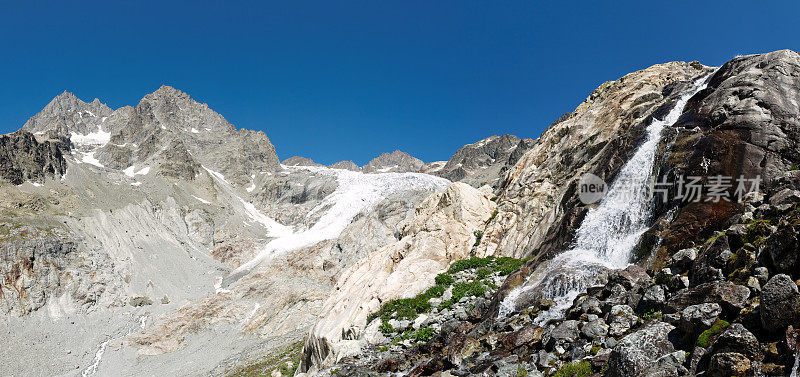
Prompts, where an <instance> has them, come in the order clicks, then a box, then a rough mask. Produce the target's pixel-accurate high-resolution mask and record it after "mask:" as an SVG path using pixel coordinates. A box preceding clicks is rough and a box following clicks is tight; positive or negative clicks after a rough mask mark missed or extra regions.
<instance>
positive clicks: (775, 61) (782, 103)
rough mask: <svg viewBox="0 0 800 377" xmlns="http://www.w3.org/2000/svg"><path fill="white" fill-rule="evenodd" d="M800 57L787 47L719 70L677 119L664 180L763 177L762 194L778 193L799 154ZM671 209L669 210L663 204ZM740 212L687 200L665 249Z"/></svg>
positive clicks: (691, 239)
mask: <svg viewBox="0 0 800 377" xmlns="http://www.w3.org/2000/svg"><path fill="white" fill-rule="evenodd" d="M798 96H800V54H798V53H797V52H794V51H789V50H782V51H775V52H770V53H767V54H760V55H748V56H742V57H738V58H736V59H733V60H731V61H729V62H727V63H725V64H724V65H723V66H722V67H720V68H719V70H717V72H716V73H715V74H714V76H713V77H711V79H710V80H709V82H708V87H707V89H706V90H705V91H703V92H701V93H698V95H697V96H695V97H694V98H693V100H692V101H689V103H688V104H687V106H686V111H685V113H684V115H683V116H681V118H680V119H679V121H678V122H676V124H675V125H674V126H675V129H674V130H673V131H672V132H673V133H674V134H675V142H674V143H673V147H672V151H671V153H670V157H669V158H668V161H667V164H666V166H665V167H663V168H662V173H661V174H660V175H661V176H660V177H659V179H661V178H663V177H665V176H676V175H678V174H680V175H684V176H708V177H710V176H715V175H722V176H729V177H739V176H744V177H747V178H754V177H756V176H760V178H761V185H760V191H761V192H771V191H772V190H776V191H777V189H778V184H779V182H780V180H781V179H782V178H783V175H784V173H785V172H787V171H790V170H791V166H792V165H793V164H796V163H797V162H798V158H797V156H798V152H800V138H798V137H797V135H798V134H800V118H798V116H797V114H800V103H798V102H797V101H794V100H788V99H789V98H797V97H798ZM666 207H669V205H667V206H665V210H666ZM740 211H741V209H740V208H739V207H737V206H733V205H730V204H725V203H713V202H703V203H688V204H683V205H682V208H681V209H680V210H679V211H678V212H677V214H676V216H675V218H674V221H672V225H671V226H670V227H669V229H668V230H667V231H666V232H665V233H666V236H665V237H663V238H664V241H663V245H664V246H665V247H668V248H676V249H678V248H683V247H687V246H690V245H691V244H692V243H694V242H696V241H697V240H698V239H699V238H700V235H701V234H709V233H710V232H711V231H713V230H717V229H719V227H720V226H721V225H722V224H723V223H724V222H725V221H726V220H727V219H730V218H732V217H734V216H738V215H740V214H741V213H740Z"/></svg>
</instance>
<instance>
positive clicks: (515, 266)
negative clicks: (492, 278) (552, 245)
mask: <svg viewBox="0 0 800 377" xmlns="http://www.w3.org/2000/svg"><path fill="white" fill-rule="evenodd" d="M528 259H530V258H525V259H516V258H511V257H500V258H497V259H496V260H495V265H496V267H495V269H494V270H495V271H497V273H499V274H500V275H508V274H510V273H512V272H514V271H516V270H519V268H520V267H522V265H524V264H525V262H527V261H528Z"/></svg>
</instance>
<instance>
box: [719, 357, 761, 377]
mask: <svg viewBox="0 0 800 377" xmlns="http://www.w3.org/2000/svg"><path fill="white" fill-rule="evenodd" d="M752 374H753V364H752V363H751V362H750V360H749V359H748V358H747V357H745V356H744V355H742V354H740V353H735V352H725V353H718V354H715V355H713V356H711V362H710V363H709V365H708V376H709V377H744V376H751V375H752Z"/></svg>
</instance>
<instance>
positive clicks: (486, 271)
mask: <svg viewBox="0 0 800 377" xmlns="http://www.w3.org/2000/svg"><path fill="white" fill-rule="evenodd" d="M476 274H477V275H478V278H479V279H484V278H486V277H487V276H489V275H491V274H492V270H490V269H488V268H485V267H484V268H479V269H478V271H477V272H476Z"/></svg>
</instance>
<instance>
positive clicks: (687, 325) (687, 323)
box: [680, 303, 722, 334]
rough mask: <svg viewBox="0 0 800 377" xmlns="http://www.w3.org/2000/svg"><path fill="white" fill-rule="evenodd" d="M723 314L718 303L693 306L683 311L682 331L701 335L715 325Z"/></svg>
mask: <svg viewBox="0 0 800 377" xmlns="http://www.w3.org/2000/svg"><path fill="white" fill-rule="evenodd" d="M720 314H722V308H720V306H719V304H717V303H704V304H697V305H691V306H688V307H686V309H683V311H681V321H680V328H681V330H683V331H685V332H687V333H689V334H699V333H700V332H702V331H704V330H706V329H708V328H709V327H711V325H713V324H714V321H716V320H717V318H719V315H720Z"/></svg>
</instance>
